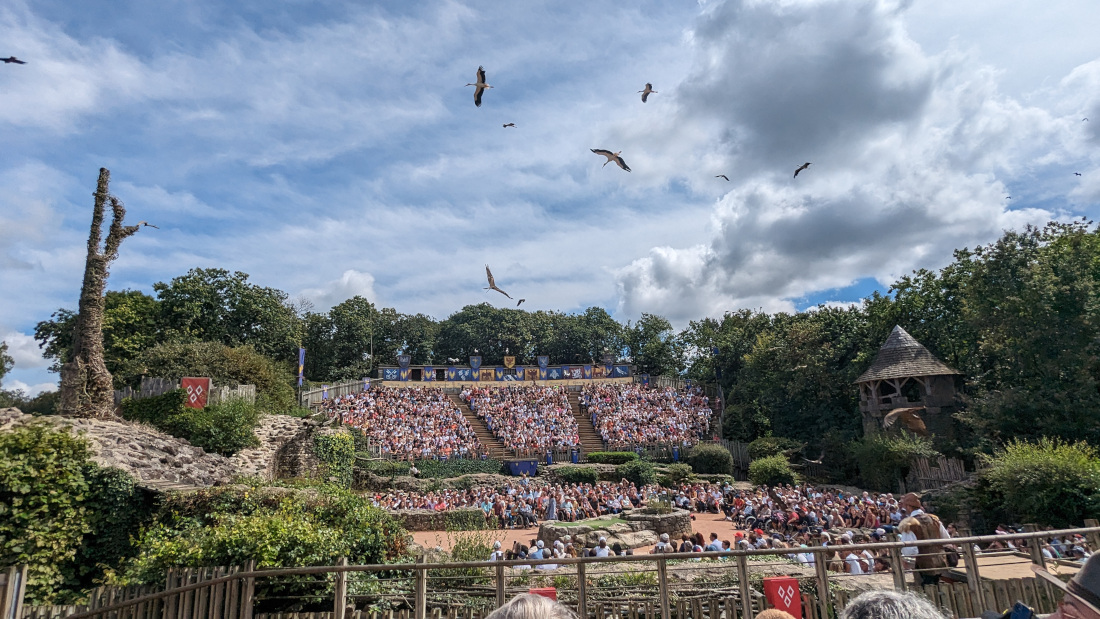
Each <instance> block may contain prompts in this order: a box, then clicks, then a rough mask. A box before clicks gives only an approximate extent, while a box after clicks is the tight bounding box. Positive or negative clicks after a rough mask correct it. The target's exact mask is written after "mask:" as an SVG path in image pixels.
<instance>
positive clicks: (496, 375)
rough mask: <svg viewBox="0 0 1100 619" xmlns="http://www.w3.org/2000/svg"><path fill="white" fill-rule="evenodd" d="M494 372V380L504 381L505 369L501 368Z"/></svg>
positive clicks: (495, 369)
mask: <svg viewBox="0 0 1100 619" xmlns="http://www.w3.org/2000/svg"><path fill="white" fill-rule="evenodd" d="M493 372H494V375H493V379H494V380H504V368H500V367H498V368H493Z"/></svg>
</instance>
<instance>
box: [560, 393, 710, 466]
mask: <svg viewBox="0 0 1100 619" xmlns="http://www.w3.org/2000/svg"><path fill="white" fill-rule="evenodd" d="M580 402H581V406H582V407H584V408H585V409H586V410H587V411H588V413H589V415H590V416H591V418H592V425H593V426H594V427H595V428H596V432H598V433H599V434H600V437H601V438H602V439H603V441H604V443H605V444H606V446H607V448H608V449H612V450H614V449H630V447H631V446H633V445H641V444H647V443H678V444H682V445H693V444H695V443H696V442H698V441H699V439H701V438H703V437H704V436H706V435H707V433H708V432H709V431H710V419H711V414H712V412H713V411H712V410H711V408H710V400H709V398H707V396H705V395H704V394H703V393H702V391H701V390H700V389H687V390H683V391H678V390H676V389H673V388H672V387H655V388H649V387H647V386H645V385H642V384H639V383H633V384H627V383H597V384H592V385H585V386H584V388H583V389H582V390H581V397H580Z"/></svg>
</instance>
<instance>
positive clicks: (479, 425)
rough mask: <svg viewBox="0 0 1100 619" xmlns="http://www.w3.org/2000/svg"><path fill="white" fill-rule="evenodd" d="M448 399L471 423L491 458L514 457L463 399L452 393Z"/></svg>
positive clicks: (448, 395)
mask: <svg viewBox="0 0 1100 619" xmlns="http://www.w3.org/2000/svg"><path fill="white" fill-rule="evenodd" d="M447 397H448V398H449V399H450V400H451V403H453V404H454V405H455V406H456V407H458V410H459V412H461V413H462V416H463V417H465V418H466V421H468V422H469V423H470V427H471V428H473V430H474V434H475V435H477V440H478V441H479V442H481V445H482V446H483V447H485V449H487V450H488V451H489V457H490V458H494V459H498V460H499V459H501V458H509V457H511V456H512V455H514V454H513V453H512V451H511V450H510V449H508V448H507V447H506V446H505V445H504V443H502V442H500V439H498V438H497V437H495V436H493V433H492V432H490V431H489V427H488V426H486V425H485V422H484V421H483V420H482V419H481V418H480V417H478V416H477V414H476V413H474V412H473V411H472V410H470V407H469V406H467V405H466V403H465V402H463V401H462V398H460V397H458V394H455V393H450V394H447Z"/></svg>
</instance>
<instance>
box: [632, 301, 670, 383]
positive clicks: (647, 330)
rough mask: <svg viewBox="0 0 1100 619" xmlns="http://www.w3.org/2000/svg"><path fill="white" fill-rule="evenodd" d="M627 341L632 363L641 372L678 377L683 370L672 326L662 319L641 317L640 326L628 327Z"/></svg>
mask: <svg viewBox="0 0 1100 619" xmlns="http://www.w3.org/2000/svg"><path fill="white" fill-rule="evenodd" d="M624 336H625V337H624V339H625V344H626V348H627V350H628V352H629V355H630V359H631V361H633V363H634V364H635V365H636V366H638V372H639V373H642V374H653V375H655V376H677V375H679V374H680V371H681V370H682V369H683V368H682V363H681V350H682V346H681V344H680V341H679V339H678V338H677V337H676V333H675V332H674V331H673V330H672V323H670V322H669V321H668V319H667V318H664V317H663V316H656V315H654V314H642V317H641V318H639V319H638V322H636V323H634V324H629V323H628V324H627V326H626V328H625V329H624Z"/></svg>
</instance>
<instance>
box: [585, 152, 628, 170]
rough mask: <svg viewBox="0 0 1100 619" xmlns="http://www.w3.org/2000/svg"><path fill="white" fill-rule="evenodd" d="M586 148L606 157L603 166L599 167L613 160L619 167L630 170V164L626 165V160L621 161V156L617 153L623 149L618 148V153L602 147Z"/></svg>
mask: <svg viewBox="0 0 1100 619" xmlns="http://www.w3.org/2000/svg"><path fill="white" fill-rule="evenodd" d="M588 150H590V151H592V152H594V153H596V154H597V155H602V156H604V157H607V161H605V162H603V166H600V167H604V166H606V165H607V164H609V163H611V162H612V161H614V162H615V163H616V164H618V165H619V167H620V168H622V169H624V170H626V171H627V172H629V171H630V166H628V165H626V162H625V161H623V158H622V157H620V156H619V153H621V152H623V151H621V150H620V151H619V152H618V153H613V152H611V151H609V150H604V149H602V148H590V149H588Z"/></svg>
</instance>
